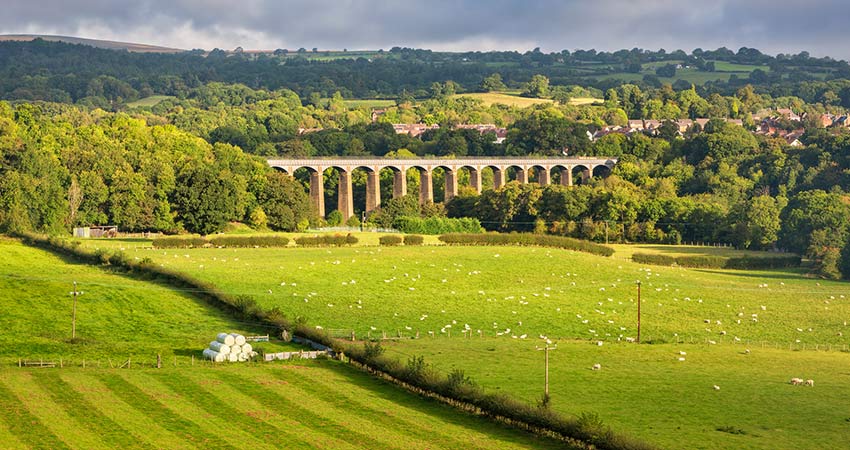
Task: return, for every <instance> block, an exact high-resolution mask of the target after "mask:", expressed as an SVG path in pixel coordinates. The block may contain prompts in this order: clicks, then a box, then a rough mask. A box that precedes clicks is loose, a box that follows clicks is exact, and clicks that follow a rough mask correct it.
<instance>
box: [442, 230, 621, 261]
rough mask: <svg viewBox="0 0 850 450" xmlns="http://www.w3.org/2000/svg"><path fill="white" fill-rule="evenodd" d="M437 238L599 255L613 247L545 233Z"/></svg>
mask: <svg viewBox="0 0 850 450" xmlns="http://www.w3.org/2000/svg"><path fill="white" fill-rule="evenodd" d="M439 239H440V241H441V242H443V243H445V244H447V245H534V246H538V247H554V248H562V249H567V250H575V251H579V252H585V253H592V254H594V255H599V256H611V255H613V254H614V249H613V248H611V247H607V246H604V245H602V244H596V243H593V242H588V241H582V240H580V239H573V238H568V237H563V236H549V235H545V234H530V233H507V234H499V233H486V234H466V233H449V234H444V235H442V236H440V237H439Z"/></svg>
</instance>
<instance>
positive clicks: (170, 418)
mask: <svg viewBox="0 0 850 450" xmlns="http://www.w3.org/2000/svg"><path fill="white" fill-rule="evenodd" d="M98 379H99V380H100V381H101V382H102V383H103V384H104V385H105V386H106V387H108V388H109V389H111V390H112V392H114V393H115V395H116V396H118V397H119V398H120V399H121V400H123V401H124V402H126V403H127V404H129V405H130V406H132V407H133V408H134V409H136V410H137V411H139V412H141V413H142V414H144V415H146V416H148V417H150V418H151V419H153V420H154V421H156V422H157V423H158V424H160V425H162V426H163V427H164V428H165V429H167V430H170V431H172V432H174V433H176V434H177V435H178V436H180V437H182V438H183V439H185V440H187V441H189V442H191V443H192V444H193V445H195V446H198V447H206V448H234V447H233V446H231V445H230V444H228V443H227V442H224V441H222V440H221V439H219V438H217V437H210V433H209V432H207V431H206V430H204V429H202V428H201V427H199V426H198V425H196V424H195V423H193V422H191V421H188V420H186V419H184V418H182V417H180V416H179V415H177V414H175V413H173V412H172V411H171V410H169V409H168V408H166V407H165V406H164V405H163V404H162V403H161V402H159V401H158V400H156V399H155V398H153V397H151V396H150V395H148V394H146V393H144V392H142V391H141V390H140V389H138V388H137V387H136V386H134V385H132V384H131V383H130V382H128V381H127V380H125V379H124V378H123V377H121V376H120V375H118V374H116V373H107V374H100V375H98Z"/></svg>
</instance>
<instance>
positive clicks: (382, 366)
mask: <svg viewBox="0 0 850 450" xmlns="http://www.w3.org/2000/svg"><path fill="white" fill-rule="evenodd" d="M19 237H20V238H21V240H22V241H23V242H24V243H25V244H27V245H31V246H34V247H38V248H42V249H45V250H48V251H51V252H54V253H59V254H62V255H66V256H70V257H73V258H76V259H78V260H81V261H84V262H87V263H90V264H97V265H107V266H112V267H115V268H117V269H119V270H125V271H127V272H130V273H132V274H134V275H137V276H139V277H140V278H143V279H150V280H158V281H163V282H166V283H168V284H170V285H172V286H174V287H176V288H181V289H187V290H192V291H194V292H195V294H196V295H198V296H199V297H200V298H202V299H203V300H205V301H207V302H208V303H210V304H212V305H213V306H216V307H220V308H222V309H225V310H226V311H227V312H229V313H232V314H235V315H236V316H237V317H239V318H241V319H243V320H252V321H257V322H260V323H264V324H267V325H271V326H273V327H275V328H277V329H278V330H279V331H283V330H288V331H292V332H294V333H295V334H297V335H299V336H302V337H306V338H308V339H310V340H313V341H315V342H318V343H321V344H323V345H326V346H328V347H331V348H333V349H334V350H335V351H336V352H337V353H344V354H345V355H347V356H348V357H349V359H350V360H352V361H355V362H356V363H359V364H361V365H363V366H365V367H366V368H367V369H368V370H369V371H372V372H377V373H379V374H381V375H383V376H385V377H389V378H390V379H391V380H392V379H394V381H395V382H396V383H398V384H400V385H402V386H411V387H413V388H415V389H419V390H421V391H422V392H423V393H425V394H427V395H429V396H431V397H433V398H443V397H444V398H447V399H450V400H451V401H450V402H449V404H452V405H454V406H455V407H457V408H459V409H461V410H464V411H468V412H473V413H475V414H481V415H484V416H487V417H490V418H492V419H494V420H497V421H500V422H502V423H506V424H509V425H511V426H515V427H518V428H521V429H525V430H529V431H533V432H535V433H537V434H540V435H543V436H549V437H555V438H558V439H560V440H563V441H565V442H568V443H573V444H575V443H576V440H578V441H581V442H582V443H584V444H586V445H588V446H591V445H592V446H593V447H594V448H597V449H603V450H649V449H653V448H654V447H653V446H651V445H649V444H647V443H645V442H642V441H639V440H637V439H635V438H632V437H630V436H625V435H622V434H619V433H615V432H613V431H612V430H611V428H610V427H609V426H607V425H605V424H603V423H602V421H601V420H600V419H599V418H598V417H597V416H596V415H595V414H581V415H580V416H579V417H578V418H570V417H566V416H564V415H561V414H559V413H557V412H554V411H552V410H551V409H549V408H548V407H543V406H534V405H531V404H529V403H527V402H524V401H522V400H519V399H516V398H514V397H511V396H509V395H506V394H502V393H487V392H485V391H484V390H483V389H482V388H481V387H479V386H478V385H476V384H475V383H474V382H473V381H472V380H471V379H469V378H468V377H466V376H464V375H463V373H462V372H460V371H453V372H452V373H450V374H442V373H440V372H438V371H437V370H435V369H434V368H433V367H432V366H430V365H428V364H426V363H425V361H424V359H423V358H422V357H421V356H420V357H415V356H414V357H413V358H411V359H410V360H408V361H407V363H402V362H401V361H399V360H397V359H393V358H389V357H386V356H384V355H383V354H382V353H383V350H382V349H381V348H380V344H377V343H375V344H373V343H371V342H366V343H365V344H364V345H363V346H358V345H355V344H352V343H351V342H346V341H342V340H339V339H334V338H332V337H330V336H329V335H328V334H327V333H326V332H325V331H324V330H319V329H316V328H312V327H309V326H307V325H306V324H305V323H304V322H303V320H302V321H299V322H297V323H296V322H291V321H290V320H289V319H288V318H287V317H286V315H285V313H284V312H283V311H281V310H280V308H277V307H275V308H272V309H270V310H263V309H262V308H261V307H260V306H259V305H257V302H256V300H255V299H254V298H253V297H251V296H246V295H235V296H234V295H231V294H227V293H225V292H222V291H221V290H219V289H218V288H216V287H215V286H214V285H212V284H211V283H207V282H204V281H201V280H198V279H196V278H194V277H192V276H190V275H188V274H184V273H181V272H178V271H175V270H171V269H167V268H165V267H161V266H158V265H156V264H154V263H153V261H152V260H150V259H149V258H144V259H142V260H134V259H132V258H130V257H129V256H127V255H126V254H125V253H124V252H122V251H120V250H107V249H98V250H95V251H89V250H86V249H84V248H82V247H81V246H80V244H79V242H74V241H70V240H67V239H61V238H54V237H46V236H41V235H36V234H29V233H28V234H24V235H22V236H19ZM343 237H344V236H343ZM579 242H582V241H579Z"/></svg>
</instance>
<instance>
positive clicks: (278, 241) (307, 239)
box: [151, 234, 357, 248]
mask: <svg viewBox="0 0 850 450" xmlns="http://www.w3.org/2000/svg"><path fill="white" fill-rule="evenodd" d="M289 241H290V239H289V238H288V237H286V236H273V235H270V236H229V235H218V236H207V237H203V236H198V235H188V236H163V237H158V238H156V239H154V240H153V241H151V245H153V247H154V248H199V247H230V248H255V247H286V246H288V245H289ZM356 243H357V237H355V236H353V235H351V234H347V235H343V234H325V235H316V236H299V237H297V238H295V244H296V245H299V246H301V247H342V246H344V245H354V244H356Z"/></svg>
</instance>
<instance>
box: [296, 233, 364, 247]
mask: <svg viewBox="0 0 850 450" xmlns="http://www.w3.org/2000/svg"><path fill="white" fill-rule="evenodd" d="M356 243H357V237H355V236H354V235H352V234H348V235H342V234H324V235H317V236H299V237H297V238H295V244H297V245H299V246H301V247H342V246H345V245H353V244H356Z"/></svg>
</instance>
